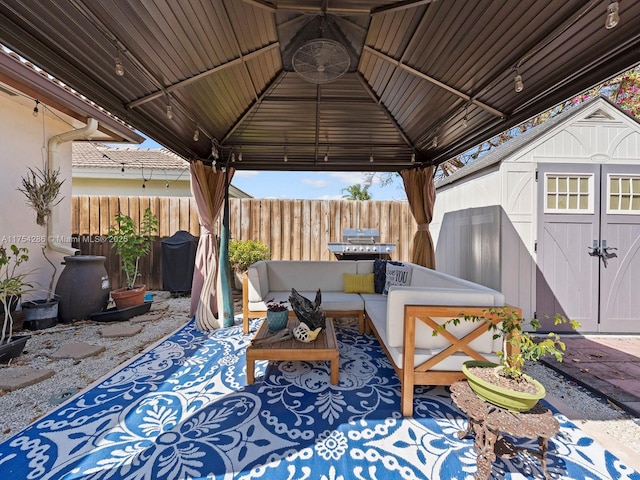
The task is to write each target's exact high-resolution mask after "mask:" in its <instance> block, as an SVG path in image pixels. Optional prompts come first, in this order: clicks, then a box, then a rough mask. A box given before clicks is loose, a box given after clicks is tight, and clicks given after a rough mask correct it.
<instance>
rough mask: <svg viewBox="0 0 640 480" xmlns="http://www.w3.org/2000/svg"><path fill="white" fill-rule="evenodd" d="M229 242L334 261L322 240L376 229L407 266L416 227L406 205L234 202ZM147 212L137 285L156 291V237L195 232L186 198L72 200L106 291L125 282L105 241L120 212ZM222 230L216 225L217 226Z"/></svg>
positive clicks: (86, 250) (82, 244) (75, 221)
mask: <svg viewBox="0 0 640 480" xmlns="http://www.w3.org/2000/svg"><path fill="white" fill-rule="evenodd" d="M229 207H230V222H229V223H230V232H231V238H232V239H238V240H247V239H252V240H260V241H262V242H264V243H266V244H267V245H268V246H269V248H270V250H271V258H272V259H274V260H334V259H335V257H334V256H333V254H332V253H331V252H330V251H329V249H328V248H327V243H329V242H338V241H341V236H342V231H343V230H344V229H345V228H358V227H359V228H377V229H379V230H380V241H381V242H383V243H394V244H395V245H396V250H395V252H394V253H393V255H392V258H393V259H394V260H404V261H408V260H409V259H410V252H409V249H410V246H411V242H412V239H413V235H414V233H415V232H416V222H415V220H414V219H413V216H412V215H411V212H410V210H409V204H408V203H407V202H399V201H350V200H280V199H253V198H251V199H246V198H243V199H237V198H233V199H231V201H230V205H229ZM146 208H150V209H151V211H152V212H153V213H154V215H156V216H157V217H158V239H157V240H156V241H154V242H153V246H152V250H151V253H150V255H149V256H148V257H146V258H145V259H143V261H142V262H141V272H142V278H141V281H142V282H143V283H146V285H147V287H148V288H150V289H162V271H161V265H162V248H161V243H160V242H161V240H162V239H164V238H167V237H170V236H171V235H173V234H174V233H175V232H177V231H178V230H186V231H188V232H190V233H191V234H193V235H196V236H198V235H199V234H200V226H199V224H198V215H197V213H196V209H195V200H194V199H193V198H190V197H126V196H74V197H73V199H72V217H71V218H72V220H71V221H72V224H71V228H72V234H73V236H74V238H75V239H76V241H75V245H74V246H75V247H76V248H79V249H80V250H81V252H82V254H84V255H103V256H105V257H107V260H106V262H105V265H106V267H107V272H108V274H109V279H110V281H111V285H112V287H114V288H115V287H116V286H120V285H122V283H123V279H122V278H121V272H120V265H119V259H118V257H117V255H115V253H114V252H113V249H112V248H111V245H110V244H109V242H108V239H107V232H108V231H109V227H110V226H111V225H113V224H114V222H115V220H114V217H115V215H116V214H117V213H118V212H122V213H123V214H126V215H129V216H131V218H133V219H134V221H136V222H138V221H139V219H140V218H141V217H142V214H143V213H144V211H145V209H146ZM216 232H217V234H219V232H220V222H219V221H218V222H217V223H216Z"/></svg>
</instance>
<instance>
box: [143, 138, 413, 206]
mask: <svg viewBox="0 0 640 480" xmlns="http://www.w3.org/2000/svg"><path fill="white" fill-rule="evenodd" d="M137 147H138V148H162V146H161V145H159V144H157V143H156V142H154V141H153V140H146V141H145V142H144V143H142V144H141V145H138V146H137ZM385 175H388V174H385ZM381 178H382V177H381V174H379V173H378V174H375V175H374V176H373V179H372V181H371V186H370V187H369V193H370V194H371V198H372V200H406V199H407V197H406V195H405V193H404V188H403V186H402V180H401V179H400V177H399V176H398V175H397V174H395V173H394V174H392V176H391V178H392V183H391V184H389V185H386V186H384V187H381V186H380V184H379V182H380V180H381ZM366 179H367V177H366V175H365V174H363V173H362V172H281V171H278V172H268V171H259V172H256V171H244V170H239V171H236V173H235V175H234V176H233V180H232V181H231V183H232V184H233V185H234V186H235V187H237V188H239V189H240V190H242V191H244V192H246V193H248V194H249V195H251V196H252V197H255V198H288V199H312V200H317V199H327V200H333V199H340V198H342V195H344V194H345V192H343V191H342V190H343V189H344V188H346V187H348V186H349V185H354V184H356V183H360V184H362V183H363V182H365V181H366Z"/></svg>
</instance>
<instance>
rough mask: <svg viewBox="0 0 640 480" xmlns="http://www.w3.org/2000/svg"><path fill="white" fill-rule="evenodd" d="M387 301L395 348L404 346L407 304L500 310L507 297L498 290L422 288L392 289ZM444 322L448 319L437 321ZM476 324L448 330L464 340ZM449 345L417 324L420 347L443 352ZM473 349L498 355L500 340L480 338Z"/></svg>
mask: <svg viewBox="0 0 640 480" xmlns="http://www.w3.org/2000/svg"><path fill="white" fill-rule="evenodd" d="M387 298H388V300H387V319H386V322H387V327H386V331H387V342H388V345H389V346H391V347H401V346H402V344H403V330H404V328H403V326H404V306H405V305H449V306H478V307H484V306H486V307H497V306H502V305H504V295H502V294H501V293H500V292H497V291H495V290H491V289H487V291H478V290H473V289H465V288H461V289H451V288H436V287H433V288H429V289H425V288H419V287H399V286H392V287H391V288H390V290H389V295H388V297H387ZM434 320H436V321H437V322H438V323H444V322H445V321H446V320H448V319H446V318H442V319H434ZM477 326H478V324H477V323H475V322H465V321H462V322H460V324H458V325H456V326H453V325H450V326H448V327H447V329H448V330H450V331H451V332H452V333H453V334H454V335H456V336H458V337H460V336H464V335H465V334H466V333H469V332H471V331H472V330H475V328H476V327H477ZM448 345H449V342H448V341H447V340H446V339H445V338H444V337H443V336H442V335H436V336H434V335H433V330H432V329H431V328H429V327H428V326H427V325H425V324H423V323H422V322H417V323H416V348H424V349H427V350H431V349H442V348H445V347H447V346H448ZM470 345H471V347H472V348H473V349H474V350H476V351H477V352H480V353H489V352H495V351H497V350H499V349H500V347H501V345H500V340H499V339H497V340H495V341H494V340H493V334H492V332H488V333H486V334H485V335H482V336H481V337H479V338H477V339H476V340H474V341H473V342H471V343H470Z"/></svg>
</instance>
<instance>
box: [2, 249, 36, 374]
mask: <svg viewBox="0 0 640 480" xmlns="http://www.w3.org/2000/svg"><path fill="white" fill-rule="evenodd" d="M28 260H29V250H28V249H27V248H24V247H23V248H19V247H17V246H16V245H13V244H12V245H11V246H10V247H9V248H8V249H7V247H5V246H4V245H2V246H0V311H1V312H2V316H3V322H2V334H1V335H0V362H1V363H5V362H8V361H9V360H10V359H12V358H14V357H17V356H18V355H20V354H21V353H22V350H23V349H24V346H25V344H26V343H27V340H28V339H29V335H21V336H15V337H14V336H13V316H12V315H13V311H14V310H15V308H16V306H17V305H18V301H19V299H20V297H21V296H22V294H23V293H26V292H27V291H29V290H30V289H31V288H32V285H31V284H30V283H28V282H27V281H26V278H27V276H28V275H29V272H26V273H24V272H22V273H19V272H18V269H19V267H20V265H22V264H23V263H24V262H26V261H28Z"/></svg>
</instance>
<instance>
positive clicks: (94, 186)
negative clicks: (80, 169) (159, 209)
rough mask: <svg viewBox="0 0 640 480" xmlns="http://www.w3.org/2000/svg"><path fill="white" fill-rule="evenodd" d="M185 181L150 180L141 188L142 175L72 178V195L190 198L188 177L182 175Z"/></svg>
mask: <svg viewBox="0 0 640 480" xmlns="http://www.w3.org/2000/svg"><path fill="white" fill-rule="evenodd" d="M184 177H186V179H182V180H178V181H173V180H171V179H169V188H168V189H167V188H166V186H167V180H165V179H157V180H156V179H151V180H149V181H147V182H146V184H145V188H142V183H143V181H142V175H141V174H140V175H139V176H137V177H135V178H126V177H123V178H118V179H115V180H114V179H113V178H82V177H78V176H75V177H74V178H73V194H74V195H127V196H137V195H138V196H144V197H190V196H191V182H190V180H189V175H188V174H187V175H183V178H184Z"/></svg>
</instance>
